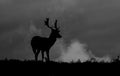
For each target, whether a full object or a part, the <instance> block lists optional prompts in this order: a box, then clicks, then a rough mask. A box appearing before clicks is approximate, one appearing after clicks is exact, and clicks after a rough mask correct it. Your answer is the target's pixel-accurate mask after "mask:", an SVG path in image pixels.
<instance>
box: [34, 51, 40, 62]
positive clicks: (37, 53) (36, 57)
mask: <svg viewBox="0 0 120 76" xmlns="http://www.w3.org/2000/svg"><path fill="white" fill-rule="evenodd" d="M39 53H40V50H36V53H35V60H36V61H38V55H39Z"/></svg>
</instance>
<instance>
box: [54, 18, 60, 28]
mask: <svg viewBox="0 0 120 76" xmlns="http://www.w3.org/2000/svg"><path fill="white" fill-rule="evenodd" d="M57 22H58V20H55V23H54V25H55V26H54V27H55V29H57V30H59V28H60V27H58V26H57Z"/></svg>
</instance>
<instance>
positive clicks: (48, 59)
mask: <svg viewBox="0 0 120 76" xmlns="http://www.w3.org/2000/svg"><path fill="white" fill-rule="evenodd" d="M46 54H47V61H50V58H49V51H47V52H46Z"/></svg>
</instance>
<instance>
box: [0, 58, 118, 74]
mask: <svg viewBox="0 0 120 76" xmlns="http://www.w3.org/2000/svg"><path fill="white" fill-rule="evenodd" d="M119 68H120V61H118V60H116V61H113V62H112V63H104V62H101V63H97V62H90V61H88V62H85V63H80V62H77V63H60V62H59V63H58V62H53V61H50V62H42V61H38V62H36V61H19V60H1V61H0V70H2V71H3V72H6V71H13V72H12V73H13V74H14V72H15V71H17V72H18V73H23V72H25V73H28V74H30V73H34V74H39V76H64V75H65V76H69V75H72V76H80V75H81V74H88V73H87V72H90V71H92V72H91V74H94V72H96V73H97V72H98V73H99V74H103V73H104V72H105V73H106V71H107V70H110V71H113V70H116V69H119ZM2 71H0V72H2ZM110 71H109V72H108V73H111V72H110ZM85 72H86V73H85ZM89 74H90V73H89ZM91 74H90V75H91ZM34 76H36V75H34Z"/></svg>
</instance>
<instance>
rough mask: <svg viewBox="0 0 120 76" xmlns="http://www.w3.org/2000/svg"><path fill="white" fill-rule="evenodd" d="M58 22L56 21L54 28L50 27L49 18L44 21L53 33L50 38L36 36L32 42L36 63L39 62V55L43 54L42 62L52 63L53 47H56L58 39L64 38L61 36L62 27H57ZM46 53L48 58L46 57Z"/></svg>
mask: <svg viewBox="0 0 120 76" xmlns="http://www.w3.org/2000/svg"><path fill="white" fill-rule="evenodd" d="M57 22H58V20H55V22H54V26H50V25H49V18H46V20H44V23H45V24H44V25H45V26H47V27H48V28H49V29H50V30H51V33H50V35H49V37H41V36H34V37H32V40H31V46H32V50H33V53H34V56H35V61H38V55H39V53H40V52H41V55H42V61H43V60H44V59H45V60H46V61H50V57H49V51H50V49H51V47H52V46H53V45H54V43H55V42H56V40H57V39H59V38H62V36H61V35H60V27H58V26H57ZM44 53H46V58H45V56H44Z"/></svg>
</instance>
